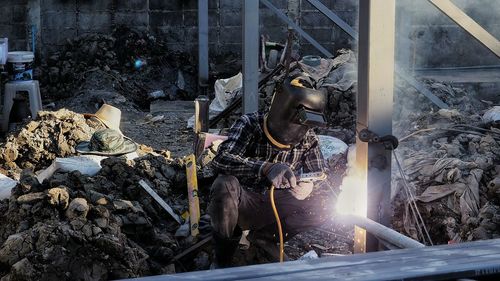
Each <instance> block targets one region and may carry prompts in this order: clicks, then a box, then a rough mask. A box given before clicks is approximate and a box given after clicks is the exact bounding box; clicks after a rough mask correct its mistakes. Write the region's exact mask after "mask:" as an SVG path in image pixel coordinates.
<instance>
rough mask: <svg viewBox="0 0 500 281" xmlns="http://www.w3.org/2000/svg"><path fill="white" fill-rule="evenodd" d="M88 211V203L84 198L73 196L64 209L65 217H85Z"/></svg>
mask: <svg viewBox="0 0 500 281" xmlns="http://www.w3.org/2000/svg"><path fill="white" fill-rule="evenodd" d="M88 212H89V205H88V203H87V200H86V199H85V198H75V199H73V200H71V203H70V204H69V207H68V209H67V210H66V217H68V218H69V219H74V218H86V217H87V213H88Z"/></svg>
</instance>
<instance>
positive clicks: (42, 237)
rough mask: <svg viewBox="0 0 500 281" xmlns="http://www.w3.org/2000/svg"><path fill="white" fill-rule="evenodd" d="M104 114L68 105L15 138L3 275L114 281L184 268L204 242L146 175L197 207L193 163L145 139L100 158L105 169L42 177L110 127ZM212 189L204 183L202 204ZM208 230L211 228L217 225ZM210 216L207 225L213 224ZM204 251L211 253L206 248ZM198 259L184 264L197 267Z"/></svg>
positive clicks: (2, 221)
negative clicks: (183, 256) (190, 178)
mask: <svg viewBox="0 0 500 281" xmlns="http://www.w3.org/2000/svg"><path fill="white" fill-rule="evenodd" d="M101 127H102V125H101V123H99V122H98V121H93V120H92V119H85V118H84V117H83V115H81V114H77V113H74V112H72V111H69V110H66V109H61V110H59V111H55V112H40V113H39V116H38V119H37V120H35V121H31V122H29V123H27V124H25V126H24V127H22V128H21V129H20V130H18V131H16V132H13V134H11V135H9V136H8V137H7V141H6V143H5V144H3V145H2V146H1V147H0V149H1V150H2V154H1V155H2V158H1V163H0V164H1V168H2V173H3V174H6V175H9V176H11V177H12V178H15V179H17V180H18V181H19V183H18V184H17V186H16V187H14V189H13V190H12V192H11V196H10V198H8V199H5V200H2V201H0V210H1V211H2V216H0V275H1V276H3V278H2V280H34V279H40V280H108V279H117V278H130V277H138V276H146V275H153V274H166V273H173V272H175V271H176V268H175V266H174V265H173V261H172V258H173V257H174V255H175V254H178V253H180V252H181V251H183V250H184V249H186V248H188V247H189V246H191V245H192V244H193V243H195V242H196V239H193V238H191V237H190V236H189V232H188V233H187V234H184V235H180V236H179V237H174V234H175V233H176V231H177V229H178V228H179V224H178V223H177V222H176V221H175V220H174V219H173V218H171V217H170V215H169V214H168V213H167V212H166V211H165V210H164V209H162V208H161V207H160V205H159V204H158V203H157V202H156V201H154V200H153V198H152V197H151V196H150V195H149V194H148V193H146V191H144V190H143V189H142V187H141V186H140V185H139V184H138V182H139V181H140V180H144V181H145V182H147V184H148V185H149V186H151V188H152V189H153V190H154V191H155V192H156V193H157V194H158V195H159V196H160V197H161V198H163V199H164V200H165V201H166V202H167V204H169V205H170V206H171V207H172V209H174V210H175V211H176V212H177V213H178V214H183V213H184V212H185V211H186V210H187V209H188V201H187V197H186V193H187V186H186V182H187V181H186V174H185V164H184V162H183V160H182V159H172V158H170V155H169V154H168V153H161V152H160V154H158V153H156V152H154V151H153V150H152V149H150V148H148V147H146V146H144V145H139V151H138V154H139V155H143V156H141V157H138V158H135V159H134V160H129V161H127V160H125V158H123V157H120V158H118V157H114V158H113V157H111V158H107V159H104V160H103V161H101V166H102V168H101V170H100V171H99V172H98V174H97V175H94V176H87V175H83V174H81V173H80V172H78V171H73V172H62V171H56V172H55V173H54V174H53V175H52V176H51V177H49V178H46V179H45V180H44V181H43V182H42V183H40V182H39V181H38V178H37V176H35V174H34V173H33V172H34V171H39V170H41V169H43V168H46V167H47V166H49V165H50V164H51V163H52V161H53V160H54V159H55V158H56V157H67V156H74V155H75V150H74V147H75V146H76V144H77V143H78V142H80V141H83V140H88V139H90V137H91V135H92V133H93V132H94V131H95V130H96V129H98V128H101ZM207 190H208V188H207V187H205V186H203V183H202V182H200V198H199V199H200V209H201V210H202V213H204V210H205V209H206V200H205V198H206V195H207V194H206V192H205V191H207ZM202 224H203V221H201V222H200V231H201V232H202V235H206V234H207V231H209V229H207V228H203V227H202V226H203V225H202ZM205 225H207V224H206V223H205ZM200 255H207V253H206V252H201V253H200ZM191 266H196V264H195V265H191V264H190V263H189V262H187V263H184V265H183V267H181V269H177V270H192V268H191Z"/></svg>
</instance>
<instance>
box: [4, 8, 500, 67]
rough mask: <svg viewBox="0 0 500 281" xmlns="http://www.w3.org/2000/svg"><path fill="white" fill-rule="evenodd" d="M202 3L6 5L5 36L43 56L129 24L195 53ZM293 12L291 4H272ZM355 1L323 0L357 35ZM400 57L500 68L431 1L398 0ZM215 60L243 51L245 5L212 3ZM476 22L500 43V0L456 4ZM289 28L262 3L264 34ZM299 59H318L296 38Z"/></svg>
mask: <svg viewBox="0 0 500 281" xmlns="http://www.w3.org/2000/svg"><path fill="white" fill-rule="evenodd" d="M296 1H299V6H298V7H299V9H298V11H297V16H298V21H299V24H300V25H301V26H302V28H303V29H304V30H306V31H307V32H308V33H310V35H311V36H312V37H314V38H315V39H316V40H317V41H319V42H320V43H321V44H322V45H323V46H325V47H326V48H327V49H328V50H330V51H331V52H332V53H334V52H335V51H336V50H337V49H339V48H353V49H355V48H356V43H355V42H354V41H353V40H352V39H350V38H349V36H347V35H346V34H345V33H344V32H342V31H341V30H340V29H339V28H337V27H336V26H335V25H334V24H333V23H332V22H330V21H329V20H328V18H327V17H325V16H324V15H322V14H321V13H320V12H318V11H317V10H316V9H315V8H314V7H312V6H311V5H310V4H309V3H308V2H307V1H306V0H296ZM197 2H198V1H197V0H127V1H125V0H99V1H96V0H2V5H3V7H2V9H0V36H7V37H9V39H10V42H11V44H10V45H11V49H27V47H28V46H27V44H28V42H29V41H30V39H29V38H30V36H31V35H30V26H31V25H32V24H35V25H37V26H38V27H39V28H38V29H39V30H40V32H39V33H38V35H39V40H38V41H37V42H38V46H39V48H37V49H38V50H40V51H41V53H43V54H48V53H50V52H52V51H57V50H58V49H60V47H61V46H62V45H64V44H65V42H66V41H67V39H71V38H74V37H76V36H80V35H82V34H85V33H93V32H98V33H105V34H106V33H110V32H111V31H112V30H113V28H114V27H116V26H118V25H120V24H125V25H127V26H129V27H131V28H134V29H138V30H147V31H150V32H152V33H153V34H154V35H156V36H158V37H160V38H162V39H164V40H166V42H167V45H168V48H169V49H171V50H180V51H187V52H190V53H193V54H194V55H196V51H197V32H198V28H197ZM271 2H272V3H273V4H274V5H275V6H276V7H278V8H279V9H280V10H282V11H284V12H287V9H288V8H289V7H288V5H290V4H289V3H290V2H292V1H285V0H271ZM357 2H358V1H357V0H322V3H324V4H325V5H326V6H327V7H329V8H331V9H332V10H333V11H334V12H335V13H337V14H338V15H339V16H340V17H341V18H343V19H344V20H345V21H346V22H347V23H349V24H350V25H351V26H353V27H354V28H355V29H357V15H358V10H357ZM396 2H397V5H398V13H397V15H398V19H397V22H398V23H397V40H396V41H397V56H398V58H397V59H398V61H400V62H401V64H403V65H407V66H408V67H416V68H419V67H445V66H468V65H482V64H500V63H499V61H498V58H496V57H495V56H494V55H492V54H491V53H490V52H489V51H488V50H486V49H485V48H484V47H483V46H482V45H481V44H479V43H478V42H476V41H475V40H474V39H472V38H471V37H470V35H468V34H467V33H465V32H464V31H463V30H462V29H460V28H459V27H458V26H456V25H455V24H454V23H453V22H452V21H451V20H449V19H448V18H447V17H446V16H444V15H443V14H441V13H440V12H438V11H437V9H436V8H435V7H433V6H432V5H431V4H429V3H428V2H427V1H424V0H422V1H414V0H397V1H396ZM208 3H209V47H210V53H211V55H214V54H224V53H227V52H235V53H241V38H242V36H241V24H242V22H241V3H242V0H208ZM454 3H456V4H457V5H459V6H461V7H462V8H464V9H465V10H466V11H467V13H469V14H470V15H471V16H472V17H473V18H474V19H475V20H477V21H478V22H479V23H480V24H482V25H483V26H484V27H485V28H486V29H488V30H489V31H490V32H491V33H492V34H493V35H495V36H496V37H497V38H500V22H499V21H498V20H496V17H497V15H498V14H500V5H497V4H498V0H482V1H481V3H480V4H479V3H477V1H467V0H454ZM286 28H287V26H286V24H284V23H283V22H282V21H281V20H280V19H278V18H277V17H276V16H275V15H274V14H272V12H271V11H270V10H269V9H267V8H266V7H265V6H263V5H262V4H261V9H260V30H261V33H263V34H268V35H270V39H271V40H272V41H281V42H284V41H285V39H286V37H287V33H286ZM298 43H299V44H300V52H301V54H319V52H318V51H316V50H315V49H314V48H313V47H312V46H311V45H310V44H309V43H308V42H306V41H305V40H303V39H301V38H300V36H299V37H298Z"/></svg>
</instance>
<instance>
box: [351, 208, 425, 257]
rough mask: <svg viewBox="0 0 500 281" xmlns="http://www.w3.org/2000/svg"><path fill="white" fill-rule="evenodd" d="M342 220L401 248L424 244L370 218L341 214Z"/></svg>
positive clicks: (419, 246)
mask: <svg viewBox="0 0 500 281" xmlns="http://www.w3.org/2000/svg"><path fill="white" fill-rule="evenodd" d="M341 218H342V220H345V221H349V222H351V223H353V224H355V225H357V226H359V227H361V228H364V229H366V231H368V232H370V233H371V234H373V235H375V236H377V237H378V238H380V239H382V240H385V241H387V242H389V243H391V244H393V245H394V246H397V247H399V248H401V249H404V248H423V247H425V245H424V244H422V243H420V242H418V241H416V240H413V239H411V238H410V237H407V236H405V235H403V234H401V233H399V232H397V231H395V230H393V229H390V228H388V227H387V226H384V225H382V224H380V223H377V222H375V221H373V220H371V219H368V218H364V217H361V216H356V215H342V216H341Z"/></svg>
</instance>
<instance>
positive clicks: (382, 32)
mask: <svg viewBox="0 0 500 281" xmlns="http://www.w3.org/2000/svg"><path fill="white" fill-rule="evenodd" d="M395 5H396V4H395V0H384V1H377V0H360V1H359V44H358V46H359V60H358V104H357V110H358V118H357V128H356V130H357V132H360V131H361V130H362V129H366V128H367V129H369V130H370V131H372V132H374V133H375V134H377V135H379V136H384V135H390V134H392V105H393V92H394V41H395V36H394V33H395V12H396V11H395V10H396V9H395ZM356 163H357V167H358V168H359V169H360V174H361V175H362V177H363V178H362V180H363V181H364V182H365V184H366V186H365V187H364V188H367V198H368V202H367V206H368V209H367V216H368V218H370V219H372V220H374V221H377V222H379V223H381V224H383V225H389V224H390V194H391V153H390V151H388V150H385V148H384V146H383V145H382V144H378V143H366V142H362V141H361V140H360V139H359V138H358V139H357V140H356ZM356 234H358V232H356ZM358 237H359V239H358ZM358 237H355V250H356V249H358V250H361V249H365V250H366V251H375V250H377V249H378V248H379V247H378V241H377V239H376V238H375V237H374V236H373V235H371V234H367V235H366V240H365V241H363V239H362V235H358ZM356 245H358V247H356ZM364 246H366V247H364Z"/></svg>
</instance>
